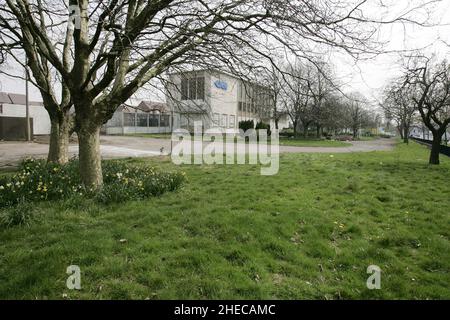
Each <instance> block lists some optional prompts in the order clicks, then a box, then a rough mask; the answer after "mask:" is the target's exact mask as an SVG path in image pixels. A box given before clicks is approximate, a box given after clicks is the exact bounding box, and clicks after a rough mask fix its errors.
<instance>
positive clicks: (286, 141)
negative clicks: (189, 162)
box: [127, 133, 351, 147]
mask: <svg viewBox="0 0 450 320" xmlns="http://www.w3.org/2000/svg"><path fill="white" fill-rule="evenodd" d="M127 136H133V137H141V138H153V139H170V138H171V137H172V136H171V134H170V133H168V134H165V133H135V134H134V133H132V134H127ZM280 145H282V146H294V147H349V146H351V143H348V142H345V141H334V140H323V139H305V138H286V137H280Z"/></svg>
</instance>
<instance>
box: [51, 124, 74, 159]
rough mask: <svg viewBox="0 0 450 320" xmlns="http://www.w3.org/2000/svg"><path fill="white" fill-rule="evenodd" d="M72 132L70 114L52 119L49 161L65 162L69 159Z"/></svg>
mask: <svg viewBox="0 0 450 320" xmlns="http://www.w3.org/2000/svg"><path fill="white" fill-rule="evenodd" d="M71 132H72V123H71V119H70V116H69V115H66V116H62V117H60V118H59V119H51V130H50V146H49V149H48V156H47V161H48V162H54V163H60V164H64V163H66V162H67V161H69V138H70V134H71Z"/></svg>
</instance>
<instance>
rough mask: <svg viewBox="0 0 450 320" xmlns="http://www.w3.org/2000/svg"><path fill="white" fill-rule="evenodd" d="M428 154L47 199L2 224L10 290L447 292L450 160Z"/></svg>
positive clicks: (160, 162) (3, 275) (74, 294)
mask: <svg viewBox="0 0 450 320" xmlns="http://www.w3.org/2000/svg"><path fill="white" fill-rule="evenodd" d="M427 159H428V150H427V149H425V148H424V147H422V146H419V145H417V144H415V143H411V144H410V145H409V146H404V145H400V146H398V147H397V148H396V150H395V151H393V152H373V153H359V154H336V155H334V156H333V157H331V156H330V155H329V154H285V155H283V156H282V158H281V161H280V172H279V174H278V175H275V176H260V171H259V168H258V167H257V166H247V165H239V166H238V165H235V166H183V167H182V168H181V169H182V170H184V171H185V172H186V173H187V177H188V180H189V181H188V183H187V184H186V185H185V187H184V188H183V189H181V190H180V191H177V192H175V193H167V194H164V195H163V196H161V197H159V198H153V199H150V200H147V201H142V202H128V203H124V204H117V205H110V206H101V205H97V204H94V203H92V202H90V201H88V200H68V201H60V202H54V203H39V204H37V205H36V206H35V210H36V218H35V221H34V222H33V223H32V224H31V225H30V226H23V227H13V228H10V229H3V230H0V257H1V258H0V298H3V299H5V298H9V299H11V298H19V299H20V298H29V299H35V298H38V299H44V298H57V299H58V298H62V297H63V294H64V295H65V294H67V297H68V298H70V299H72V298H73V299H80V298H86V299H92V298H95V299H102V298H103V299H104V298H112V299H128V298H135V299H144V298H150V299H175V298H180V299H181V298H183V299H196V298H207V299H221V298H248V299H272V298H274V299H283V298H284V299H309V298H318V299H340V298H346V299H348V298H369V299H372V298H393V299H399V298H412V299H415V298H446V299H449V298H450V285H449V284H450V273H449V270H450V239H449V238H450V228H449V226H450V212H449V208H450V196H449V189H450V187H449V181H450V161H449V159H448V158H445V157H444V156H442V162H443V163H442V165H441V166H436V167H430V166H428V165H427ZM127 161H130V162H151V163H153V164H154V165H155V166H157V167H163V168H168V167H170V168H171V169H173V167H174V165H172V164H171V163H170V162H169V161H168V159H165V158H153V159H150V160H149V159H133V160H127ZM121 239H122V240H123V239H126V241H120V240H121ZM72 264H75V265H78V266H80V268H81V276H82V278H81V286H82V289H81V290H80V291H70V290H68V289H67V288H66V286H65V283H66V279H67V274H66V273H65V272H66V268H67V267H68V266H69V265H72ZM372 264H375V265H378V266H380V268H381V269H382V276H381V290H368V289H367V288H366V279H367V277H368V276H369V275H368V274H366V269H367V267H368V266H369V265H372Z"/></svg>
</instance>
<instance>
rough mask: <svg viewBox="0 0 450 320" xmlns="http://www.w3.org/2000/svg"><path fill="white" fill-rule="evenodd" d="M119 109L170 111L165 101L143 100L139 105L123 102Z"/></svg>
mask: <svg viewBox="0 0 450 320" xmlns="http://www.w3.org/2000/svg"><path fill="white" fill-rule="evenodd" d="M117 111H124V112H154V111H158V112H160V113H166V112H169V111H170V109H169V108H168V106H167V105H166V104H165V103H163V102H156V101H141V103H139V104H138V105H137V106H130V105H126V104H122V105H121V106H120V107H119V108H117Z"/></svg>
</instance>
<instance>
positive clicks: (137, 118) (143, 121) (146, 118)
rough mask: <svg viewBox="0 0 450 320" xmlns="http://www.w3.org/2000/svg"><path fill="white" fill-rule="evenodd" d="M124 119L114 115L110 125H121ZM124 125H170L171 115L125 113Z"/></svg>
mask: <svg viewBox="0 0 450 320" xmlns="http://www.w3.org/2000/svg"><path fill="white" fill-rule="evenodd" d="M121 122H122V119H120V117H119V116H117V117H113V118H112V119H111V120H110V121H109V122H108V125H109V126H110V127H115V126H121V125H122V123H121ZM123 126H124V127H170V115H164V114H162V115H159V114H151V113H126V112H125V113H124V114H123Z"/></svg>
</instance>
